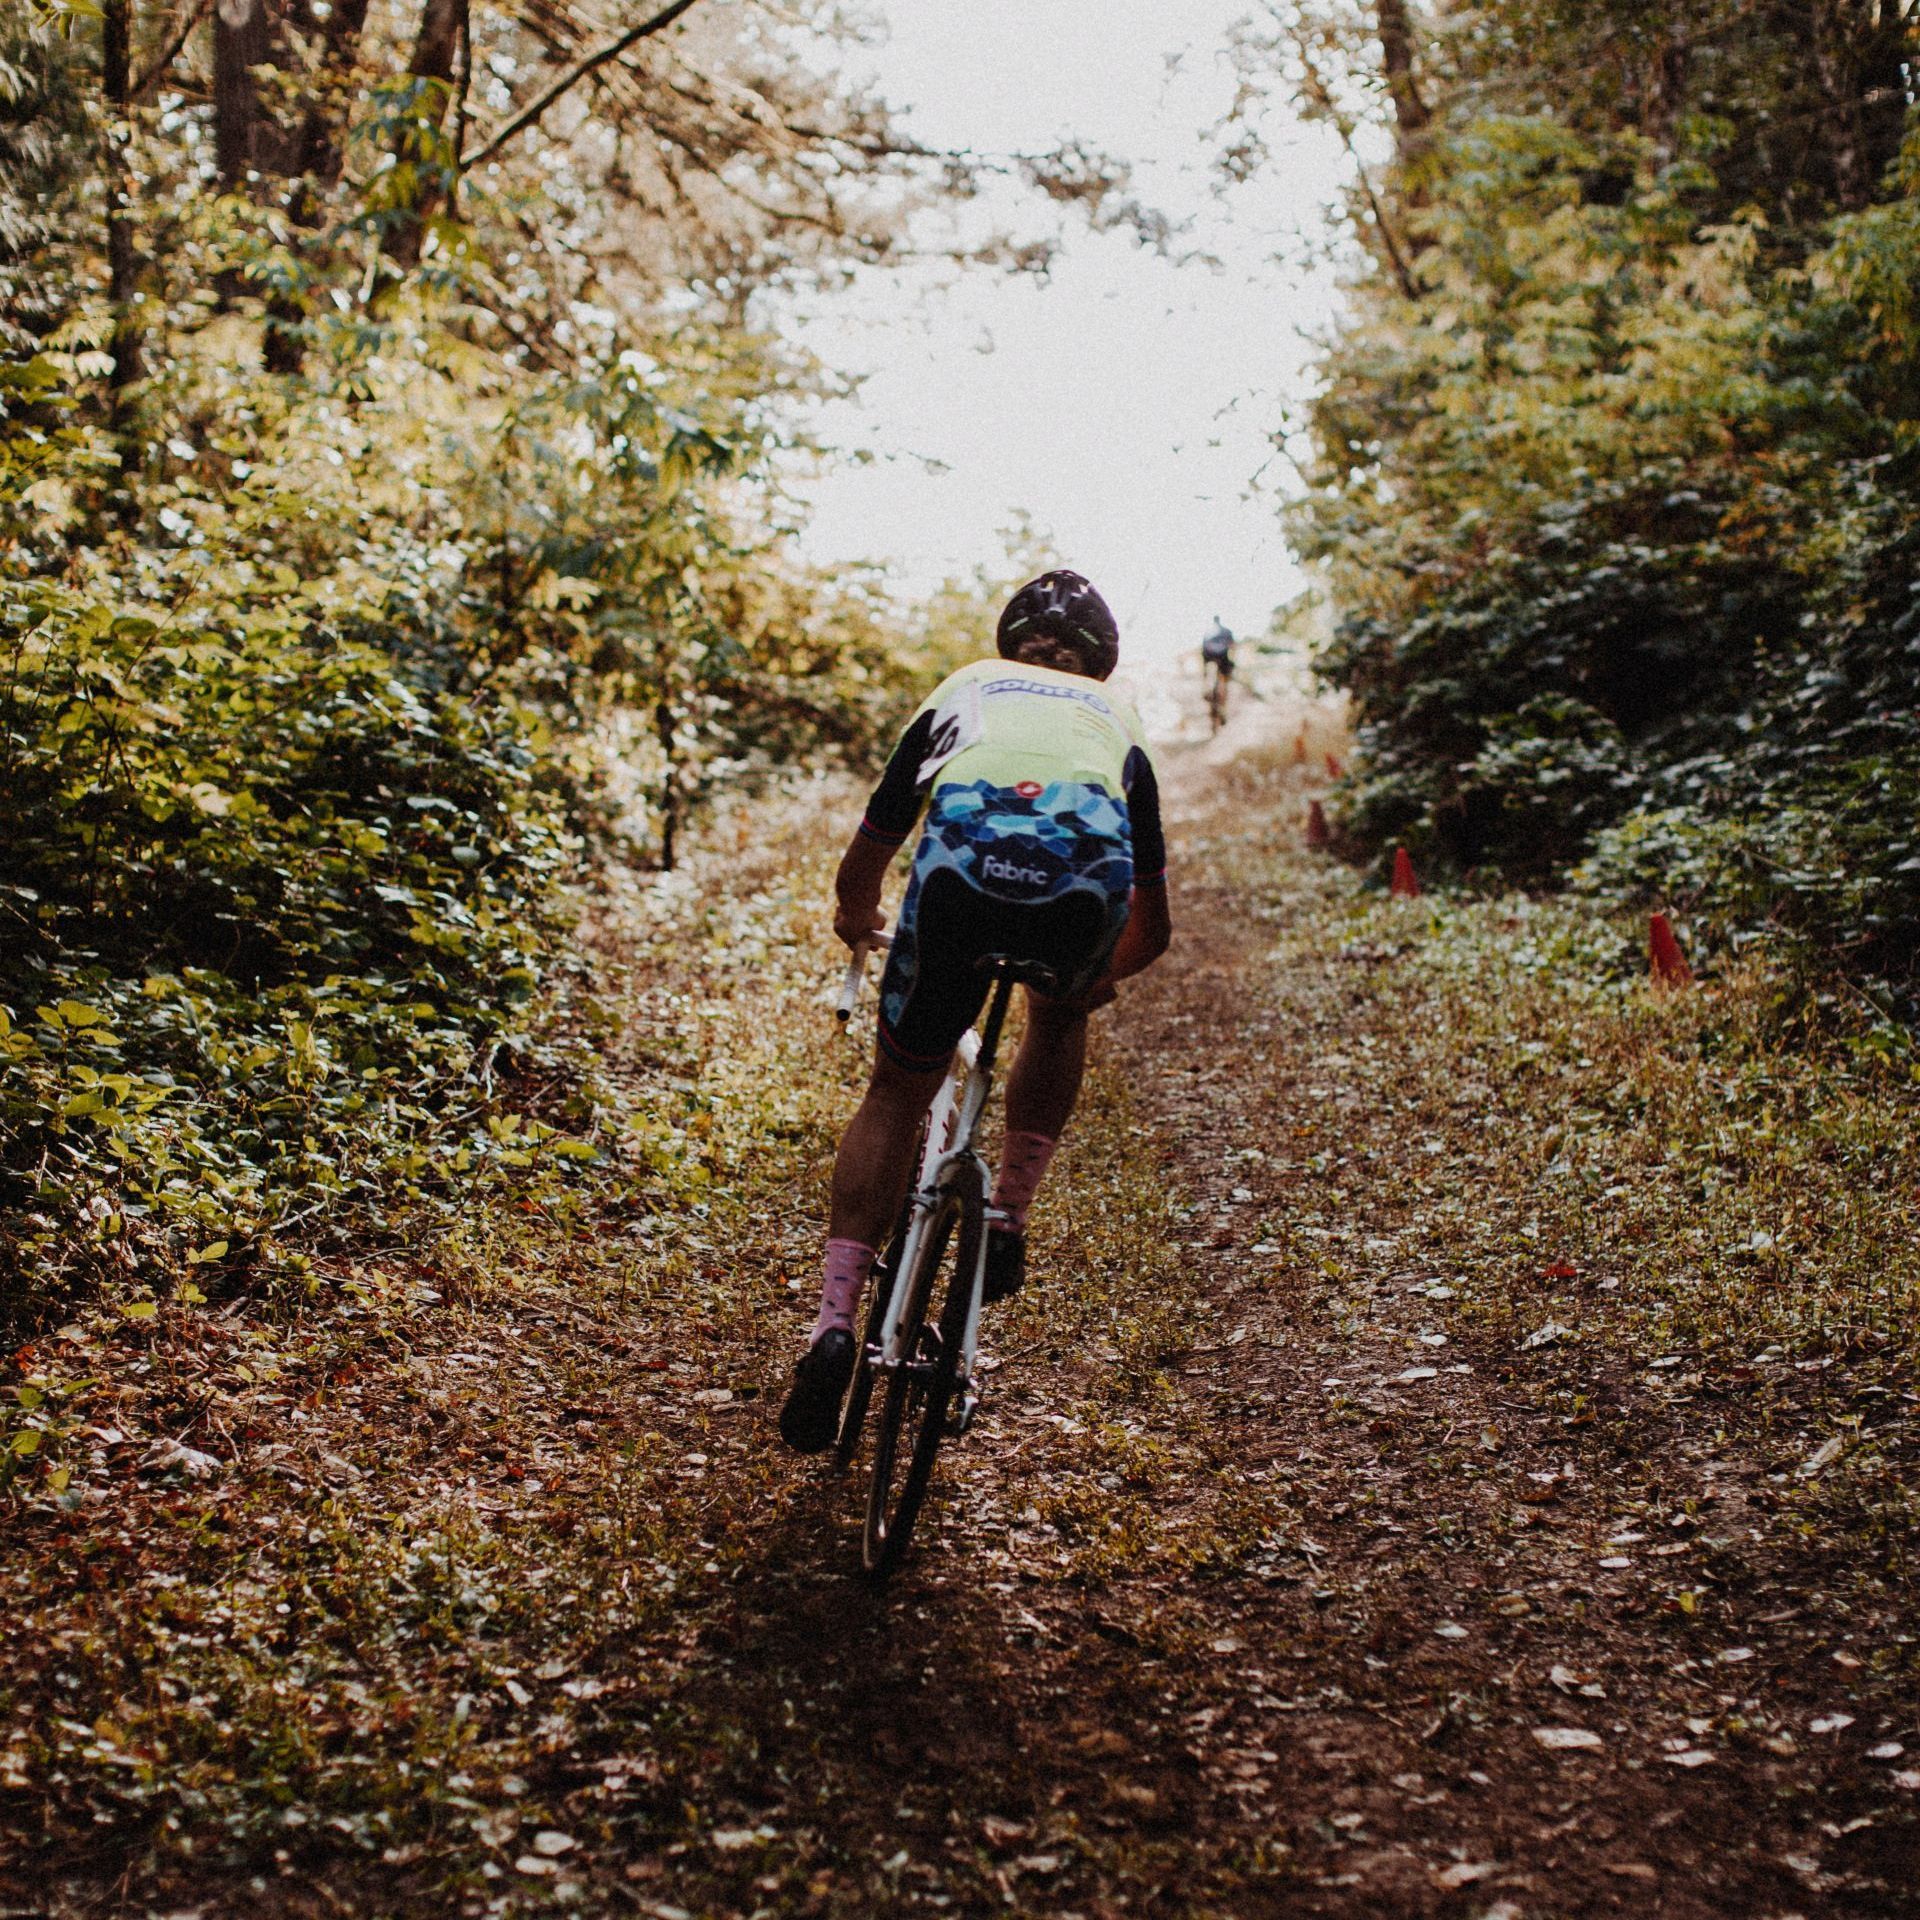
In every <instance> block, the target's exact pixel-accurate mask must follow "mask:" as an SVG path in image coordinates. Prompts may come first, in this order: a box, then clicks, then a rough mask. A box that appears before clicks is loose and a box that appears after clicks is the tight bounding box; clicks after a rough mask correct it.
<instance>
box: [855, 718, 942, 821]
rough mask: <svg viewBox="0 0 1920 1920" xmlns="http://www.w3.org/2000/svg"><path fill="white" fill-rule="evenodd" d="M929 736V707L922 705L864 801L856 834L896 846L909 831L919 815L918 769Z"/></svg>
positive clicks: (931, 731) (930, 725)
mask: <svg viewBox="0 0 1920 1920" xmlns="http://www.w3.org/2000/svg"><path fill="white" fill-rule="evenodd" d="M932 738H933V709H932V707H931V706H925V707H922V708H921V709H920V711H919V712H918V713H916V714H915V715H914V716H913V718H912V719H911V720H910V721H908V722H907V730H906V732H905V733H903V734H902V735H901V736H900V740H899V744H898V745H897V746H895V748H894V750H893V752H892V754H891V755H890V756H889V758H888V760H887V770H886V772H884V773H883V774H882V775H881V776H880V784H879V785H878V786H877V787H875V788H874V790H873V793H872V796H871V797H870V798H869V799H868V801H867V811H866V813H865V815H864V816H863V818H862V819H861V822H860V837H861V839H863V840H875V841H878V842H879V844H880V845H881V846H883V847H897V846H899V845H900V844H901V842H902V841H904V840H905V839H906V837H907V835H908V834H910V833H911V832H912V831H913V827H914V822H915V821H916V820H918V819H919V818H920V800H921V788H920V768H921V766H922V764H923V763H924V762H925V760H926V757H927V744H928V742H929V741H930V740H931V739H932Z"/></svg>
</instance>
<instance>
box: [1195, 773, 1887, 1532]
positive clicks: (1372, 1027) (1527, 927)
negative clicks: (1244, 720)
mask: <svg viewBox="0 0 1920 1920" xmlns="http://www.w3.org/2000/svg"><path fill="white" fill-rule="evenodd" d="M1239 777H1240V778H1242V779H1248V780H1250V779H1253V778H1256V777H1257V770H1255V769H1243V770H1242V772H1241V774H1240V776H1239ZM1215 858H1216V861H1217V862H1218V863H1220V864H1221V865H1222V866H1223V867H1225V868H1226V869H1227V870H1228V871H1229V872H1232V873H1234V874H1235V875H1236V876H1237V881H1238V884H1240V885H1242V886H1244V887H1245V888H1246V889H1247V890H1248V891H1249V892H1250V893H1251V894H1252V895H1253V896H1254V897H1255V898H1256V899H1257V900H1258V901H1259V902H1260V906H1259V908H1258V909H1257V910H1258V911H1260V912H1261V913H1262V915H1263V917H1265V918H1266V919H1267V920H1268V921H1269V922H1270V923H1271V924H1272V925H1273V927H1274V929H1275V934H1276V944H1275V947H1274V949H1273V952H1272V954H1271V956H1270V964H1271V966H1272V967H1273V968H1274V969H1275V971H1276V976H1278V975H1281V974H1291V975H1292V976H1293V977H1294V978H1295V979H1296V981H1297V980H1300V979H1307V980H1314V981H1317V982H1318V984H1317V985H1316V986H1315V987H1314V988H1313V990H1312V991H1311V992H1309V993H1305V994H1303V995H1296V998H1304V1000H1305V1002H1306V1004H1307V1005H1308V1006H1309V1007H1310V1008H1311V1010H1312V1017H1310V1018H1309V1019H1308V1021H1307V1023H1306V1025H1305V1027H1304V1028H1303V1029H1300V1030H1296V1031H1294V1032H1292V1033H1290V1034H1288V1035H1287V1036H1286V1040H1285V1043H1284V1045H1283V1047H1282V1049H1281V1050H1280V1052H1279V1054H1278V1057H1277V1059H1276V1062H1275V1070H1276V1071H1278V1072H1281V1073H1285V1074H1287V1075H1289V1076H1290V1077H1292V1078H1293V1079H1294V1080H1295V1081H1296V1082H1297V1083H1298V1090H1300V1091H1303V1092H1304V1094H1305V1097H1306V1102H1307V1106H1306V1111H1307V1113H1308V1114H1309V1116H1310V1117H1311V1123H1310V1124H1308V1125H1306V1126H1303V1127H1301V1128H1299V1129H1298V1130H1297V1131H1298V1136H1299V1137H1297V1138H1296V1139H1294V1140H1292V1141H1290V1142H1286V1143H1284V1144H1283V1145H1281V1144H1277V1145H1276V1150H1275V1151H1274V1153H1273V1156H1272V1158H1271V1160H1270V1163H1269V1170H1270V1171H1280V1172H1283V1173H1285V1174H1287V1175H1290V1176H1291V1179H1292V1182H1293V1185H1292V1190H1291V1198H1290V1203H1289V1205H1288V1207H1287V1209H1286V1210H1285V1214H1284V1217H1283V1220H1282V1222H1281V1225H1280V1227H1279V1229H1278V1231H1277V1232H1276V1234H1275V1238H1276V1240H1277V1242H1278V1243H1279V1245H1280V1247H1281V1250H1282V1258H1283V1259H1285V1260H1288V1261H1297V1262H1303V1263H1305V1264H1306V1265H1307V1267H1308V1269H1309V1270H1311V1269H1312V1268H1313V1267H1314V1266H1316V1265H1317V1266H1318V1267H1320V1268H1321V1269H1322V1270H1323V1272H1324V1273H1325V1275H1326V1281H1327V1285H1328V1287H1329V1289H1330V1290H1331V1291H1332V1292H1333V1294H1335V1295H1336V1296H1337V1295H1339V1294H1340V1293H1342V1292H1343V1291H1352V1290H1353V1289H1354V1288H1355V1287H1359V1288H1361V1289H1362V1292H1363V1293H1364V1292H1365V1291H1366V1290H1368V1289H1381V1288H1385V1289H1388V1290H1391V1291H1394V1292H1397V1293H1400V1294H1403V1295H1406V1296H1409V1297H1412V1298H1417V1299H1418V1300H1419V1301H1420V1302H1421V1306H1420V1309H1419V1310H1420V1311H1421V1312H1422V1313H1424V1314H1426V1315H1429V1316H1430V1317H1431V1319H1432V1321H1433V1323H1434V1324H1439V1325H1447V1324H1451V1325H1452V1326H1453V1327H1454V1329H1455V1331H1456V1336H1457V1337H1459V1338H1461V1339H1464V1340H1471V1341H1474V1342H1477V1343H1479V1344H1480V1345H1482V1346H1483V1347H1485V1348H1487V1349H1488V1350H1489V1351H1490V1352H1491V1353H1493V1354H1494V1355H1496V1356H1498V1355H1505V1356H1507V1359H1506V1364H1507V1365H1513V1364H1515V1363H1516V1362H1517V1361H1518V1360H1519V1358H1520V1356H1522V1355H1538V1356H1539V1362H1538V1364H1541V1365H1544V1366H1546V1367H1547V1368H1548V1369H1549V1371H1552V1372H1554V1373H1555V1374H1556V1375H1557V1376H1558V1377H1559V1378H1560V1381H1561V1385H1560V1386H1559V1388H1557V1389H1556V1391H1558V1392H1559V1394H1560V1397H1561V1398H1562V1399H1563V1400H1564V1401H1565V1407H1564V1412H1565V1417H1566V1418H1567V1420H1568V1421H1569V1423H1571V1424H1572V1425H1575V1426H1579V1425H1584V1424H1587V1423H1589V1422H1591V1421H1592V1420H1593V1419H1594V1418H1596V1417H1597V1413H1598V1411H1599V1410H1600V1409H1602V1408H1603V1407H1604V1406H1605V1405H1606V1404H1608V1402H1609V1400H1610V1399H1614V1398H1617V1397H1618V1396H1619V1395H1620V1394H1621V1393H1622V1392H1629V1391H1630V1392H1635V1393H1637V1392H1642V1391H1644V1392H1650V1393H1654V1394H1656V1395H1657V1396H1658V1398H1659V1400H1660V1401H1661V1402H1662V1403H1663V1404H1671V1405H1673V1406H1674V1407H1676V1408H1677V1409H1678V1410H1680V1411H1682V1412H1683V1413H1684V1414H1685V1415H1686V1417H1687V1418H1689V1419H1692V1420H1697V1421H1698V1422H1700V1423H1703V1424H1704V1427H1705V1431H1706V1432H1707V1433H1708V1434H1709V1435H1711V1434H1712V1433H1713V1432H1714V1431H1716V1430H1718V1429H1723V1428H1724V1429H1725V1430H1727V1431H1736V1430H1738V1431H1744V1432H1746V1433H1747V1434H1748V1436H1749V1440H1750V1443H1751V1444H1752V1445H1754V1446H1755V1447H1756V1448H1757V1449H1758V1452H1759V1456H1760V1458H1761V1461H1762V1463H1763V1464H1764V1465H1765V1466H1767V1467H1768V1468H1769V1469H1770V1470H1772V1471H1773V1472H1774V1473H1775V1475H1776V1477H1777V1479H1778V1482H1779V1484H1781V1485H1782V1486H1783V1487H1786V1488H1788V1489H1789V1490H1790V1491H1791V1493H1792V1496H1793V1497H1794V1498H1795V1499H1797V1500H1801V1501H1803V1502H1805V1503H1807V1504H1809V1505H1810V1506H1815V1505H1817V1506H1819V1507H1820V1508H1821V1509H1822V1510H1823V1511H1824V1512H1826V1513H1827V1514H1828V1516H1829V1518H1831V1519H1832V1520H1833V1521H1834V1522H1835V1523H1836V1524H1838V1525H1839V1526H1840V1527H1841V1528H1842V1530H1843V1532H1845V1533H1849V1534H1852V1535H1853V1536H1854V1537H1856V1538H1858V1539H1860V1540H1862V1541H1870V1542H1873V1543H1875V1545H1876V1546H1877V1547H1880V1548H1888V1549H1890V1548H1891V1546H1892V1545H1893V1544H1895V1543H1896V1537H1897V1535H1898V1532H1899V1529H1900V1527H1901V1526H1902V1525H1903V1524H1904V1521H1903V1520H1902V1518H1901V1516H1903V1515H1907V1514H1908V1505H1909V1496H1908V1494H1907V1493H1906V1491H1905V1489H1907V1488H1909V1487H1910V1486H1911V1483H1912V1469H1913V1464H1914V1460H1915V1455H1916V1436H1915V1430H1914V1429H1915V1422H1914V1419H1913V1407H1914V1389H1915V1385H1916V1374H1917V1369H1916V1359H1920V1240H1916V1235H1915V1225H1916V1209H1917V1207H1920V1126H1917V1125H1916V1120H1920V1079H1916V1076H1915V1074H1914V1071H1913V1068H1912V1065H1911V1061H1910V1058H1909V1056H1908V1054H1907V1053H1906V1052H1905V1051H1904V1050H1903V1049H1902V1048H1901V1047H1899V1046H1893V1045H1889V1044H1888V1039H1887V1037H1888V1031H1889V1030H1888V1029H1887V1027H1886V1026H1885V1024H1884V1022H1883V1021H1882V1020H1881V1019H1880V1017H1879V1016H1878V1014H1877V1012H1876V1011H1875V1010H1874V1009H1872V1008H1871V1007H1865V1006H1862V1007H1860V1008H1858V1009H1857V1011H1856V1013H1855V1016H1854V1017H1853V1018H1851V1019H1850V1020H1847V1021H1842V1020H1841V1019H1840V1018H1839V1017H1838V1010H1836V1009H1829V1017H1828V1018H1827V1019H1825V1020H1823V1021H1822V1022H1821V1023H1820V1024H1818V1025H1816V1026H1814V1027H1812V1028H1811V1029H1810V1028H1808V1027H1807V1026H1805V1025H1801V1024H1797V1023H1795V1022H1793V1021H1791V1020H1789V1019H1788V1018H1786V1017H1784V1010H1785V1009H1787V1008H1790V1007H1791V1006H1793V1005H1794V1004H1795V1000H1794V995H1793V983H1792V980H1791V978H1790V976H1789V975H1788V973H1787V972H1786V971H1785V970H1784V969H1783V968H1775V967H1772V966H1770V965H1769V964H1768V962H1767V961H1766V959H1765V958H1764V957H1763V956H1760V955H1755V954H1748V955H1746V956H1744V957H1739V956H1735V957H1731V958H1726V957H1723V956H1722V955H1719V954H1716V953H1715V952H1713V951H1712V950H1711V949H1707V950H1705V951H1699V952H1696V954H1695V960H1696V964H1697V965H1698V966H1699V967H1700V969H1701V975H1702V977H1701V978H1700V980H1699V981H1698V983H1697V984H1694V985H1691V986H1687V987H1684V988H1661V987H1656V986H1654V985H1653V984H1651V983H1650V982H1649V980H1648V979H1647V977H1646V973H1645V959H1644V946H1643V944H1642V943H1643V941H1644V937H1645V935H1644V922H1641V921H1637V920H1630V919H1626V918H1623V917H1622V916H1620V915H1618V914H1616V913H1613V912H1610V911H1608V910H1607V909H1605V908H1604V907H1602V906H1599V905H1597V904H1595V903H1592V902H1583V901H1579V900H1574V899H1568V898H1564V897H1562V898H1559V899H1553V900H1547V901H1542V900H1539V899H1537V898H1531V897H1528V896H1525V895H1519V894H1515V895H1508V896H1501V897H1494V898H1473V897H1469V896H1455V895H1428V896H1425V897H1422V898H1419V899H1415V900H1411V901H1399V900H1391V899H1388V898H1385V897H1383V895H1382V894H1381V893H1379V892H1378V891H1377V890H1374V889H1371V888H1369V887H1366V886H1365V885H1363V884H1362V883H1361V882H1360V881H1359V880H1358V879H1357V878H1356V877H1355V876H1353V875H1352V874H1350V873H1349V872H1347V871H1346V870H1344V869H1342V868H1340V867H1338V866H1336V865H1333V864H1331V863H1326V864H1315V863H1305V862H1301V861H1299V860H1298V859H1297V858H1296V857H1294V856H1292V855H1282V856H1281V857H1279V858H1277V859H1276V858H1275V856H1274V854H1273V853H1272V851H1271V849H1270V847H1268V846H1267V845H1265V844H1263V843H1262V841H1261V840H1260V838H1259V837H1258V836H1253V835H1249V836H1248V837H1247V838H1246V839H1244V840H1242V841H1238V842H1236V843H1233V844H1231V845H1223V846H1222V847H1220V848H1218V849H1216V850H1215ZM1355 1200H1358V1201H1359V1202H1360V1203H1361V1205H1360V1207H1359V1208H1358V1209H1356V1207H1355V1206H1354V1205H1353V1204H1352V1202H1354V1201H1355ZM1529 1364H1534V1363H1533V1362H1531V1361H1530V1362H1529ZM1829 1443H1831V1444H1829ZM1823 1449H1824V1451H1822V1450H1823ZM1908 1517H1910V1515H1909V1516H1908ZM1893 1557H1894V1559H1900V1558H1901V1557H1902V1556H1900V1555H1898V1554H1895V1555H1894V1556H1893ZM1889 1564H1892V1561H1889Z"/></svg>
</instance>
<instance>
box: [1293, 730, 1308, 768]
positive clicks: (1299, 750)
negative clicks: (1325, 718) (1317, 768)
mask: <svg viewBox="0 0 1920 1920" xmlns="http://www.w3.org/2000/svg"><path fill="white" fill-rule="evenodd" d="M1293 764H1294V765H1295V766H1296V767H1304V766H1305V765H1306V764H1307V730H1306V728H1305V727H1302V728H1301V729H1300V731H1299V732H1298V733H1296V734H1295V735H1294V736H1293Z"/></svg>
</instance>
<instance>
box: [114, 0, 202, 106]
mask: <svg viewBox="0 0 1920 1920" xmlns="http://www.w3.org/2000/svg"><path fill="white" fill-rule="evenodd" d="M212 7H213V0H195V4H194V5H193V6H190V7H189V8H188V9H187V10H186V13H185V14H184V15H183V16H182V17H181V21H180V24H179V26H177V27H176V28H175V29H174V30H173V38H172V39H171V40H169V41H168V42H167V44H166V45H165V46H164V47H162V48H161V49H160V51H159V52H158V53H157V54H155V55H154V57H153V64H152V65H151V66H150V67H149V68H148V69H147V70H146V72H145V73H143V74H142V75H141V76H140V77H139V79H137V80H136V81H135V82H134V83H133V85H132V86H130V87H129V88H128V89H127V98H128V99H129V100H141V99H144V98H145V97H146V95H147V94H148V93H149V92H150V91H151V90H152V89H153V88H155V87H157V86H158V85H159V84H160V82H161V81H162V80H164V79H165V78H166V77H167V72H168V70H169V69H170V68H171V67H172V65H173V63H174V62H175V61H176V60H178V59H179V58H180V49H181V48H182V47H184V46H185V45H186V44H187V36H188V35H189V34H190V33H192V31H193V30H194V28H195V27H197V26H198V25H199V24H200V22H201V21H202V20H204V19H205V18H206V17H207V15H208V13H209V12H210V11H211V10H212Z"/></svg>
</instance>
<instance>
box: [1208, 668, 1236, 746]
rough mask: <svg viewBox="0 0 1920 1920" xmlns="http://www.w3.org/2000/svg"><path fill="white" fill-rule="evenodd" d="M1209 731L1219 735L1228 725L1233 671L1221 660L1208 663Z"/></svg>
mask: <svg viewBox="0 0 1920 1920" xmlns="http://www.w3.org/2000/svg"><path fill="white" fill-rule="evenodd" d="M1205 671H1206V678H1207V720H1208V722H1209V726H1208V731H1209V732H1210V733H1218V732H1219V731H1220V729H1221V728H1222V727H1224V726H1225V725H1226V724H1227V682H1228V681H1229V680H1231V679H1232V678H1233V669H1232V668H1231V667H1229V666H1227V665H1226V664H1224V662H1222V661H1219V660H1209V661H1207V662H1206V667H1205Z"/></svg>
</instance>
